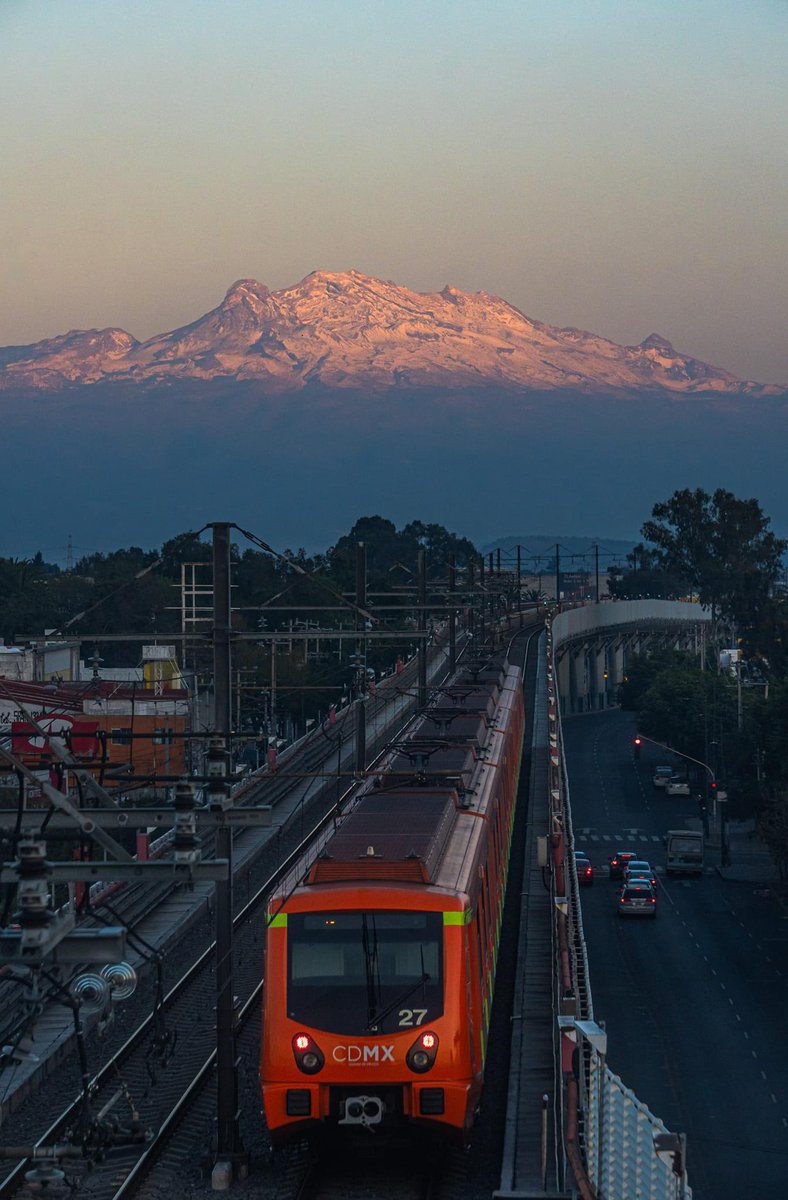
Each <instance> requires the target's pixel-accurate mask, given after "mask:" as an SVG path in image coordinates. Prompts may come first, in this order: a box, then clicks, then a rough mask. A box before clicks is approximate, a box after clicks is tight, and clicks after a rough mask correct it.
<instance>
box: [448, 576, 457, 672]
mask: <svg viewBox="0 0 788 1200" xmlns="http://www.w3.org/2000/svg"><path fill="white" fill-rule="evenodd" d="M456 590H457V560H456V558H455V557H454V555H453V554H452V555H450V556H449V674H450V675H453V674H454V672H455V670H456V668H457V612H456V610H455V607H454V606H455V603H456V601H455V597H454V593H455V592H456Z"/></svg>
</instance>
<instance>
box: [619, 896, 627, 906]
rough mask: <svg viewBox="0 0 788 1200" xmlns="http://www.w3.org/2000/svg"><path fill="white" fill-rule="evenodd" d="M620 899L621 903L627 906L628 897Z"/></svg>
mask: <svg viewBox="0 0 788 1200" xmlns="http://www.w3.org/2000/svg"><path fill="white" fill-rule="evenodd" d="M620 899H621V903H622V904H626V902H627V898H626V896H621V898H620Z"/></svg>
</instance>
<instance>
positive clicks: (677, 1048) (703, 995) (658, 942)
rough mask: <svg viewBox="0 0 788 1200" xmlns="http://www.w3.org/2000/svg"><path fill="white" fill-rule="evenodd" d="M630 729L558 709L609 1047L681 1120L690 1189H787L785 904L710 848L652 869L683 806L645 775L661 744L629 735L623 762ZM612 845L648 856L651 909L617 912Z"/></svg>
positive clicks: (661, 1108) (663, 1110) (660, 1112)
mask: <svg viewBox="0 0 788 1200" xmlns="http://www.w3.org/2000/svg"><path fill="white" fill-rule="evenodd" d="M633 733H634V724H633V719H632V717H631V715H630V714H627V713H621V712H618V711H610V712H607V713H599V714H594V715H588V716H583V717H576V718H573V719H570V720H566V721H565V722H564V737H565V744H566V752H567V764H568V770H569V781H570V791H571V805H572V820H573V824H574V831H575V845H576V848H577V849H583V850H585V851H586V852H587V853H588V854H589V856H590V858H591V861H592V863H593V864H594V867H595V869H596V880H595V883H594V886H593V887H590V888H585V889H583V891H582V909H583V923H584V927H585V934H586V942H587V945H588V954H589V966H590V973H591V989H592V995H593V1000H594V1013H595V1017H596V1020H597V1021H600V1020H601V1021H603V1022H604V1023H605V1024H606V1027H607V1031H608V1034H609V1038H608V1062H609V1064H610V1067H611V1068H612V1070H614V1071H615V1072H616V1073H617V1074H619V1075H621V1077H622V1078H623V1080H624V1082H625V1083H626V1084H627V1085H628V1086H629V1087H631V1088H632V1089H633V1090H634V1092H635V1093H636V1094H637V1096H638V1097H639V1099H641V1100H642V1101H644V1102H645V1103H646V1104H647V1105H648V1106H649V1108H650V1109H651V1110H652V1112H654V1113H656V1114H657V1116H659V1117H661V1118H662V1120H663V1121H665V1123H666V1124H667V1126H668V1127H669V1128H670V1129H672V1130H675V1131H680V1132H684V1133H686V1134H687V1144H688V1152H687V1158H688V1168H689V1181H690V1185H691V1186H692V1189H693V1196H694V1200H741V1197H743V1196H752V1197H755V1196H757V1197H759V1198H760V1197H772V1196H773V1197H782V1196H786V1195H788V1037H787V1036H786V1032H787V1031H786V1020H787V1019H788V1004H787V1003H786V1001H788V913H786V912H785V911H784V910H783V909H782V908H781V906H780V905H779V904H778V903H777V901H776V900H775V898H774V896H773V895H772V894H771V892H770V891H769V890H768V888H765V887H764V886H763V885H760V886H759V885H758V884H756V883H734V882H731V881H728V880H723V879H722V878H721V877H720V876H719V874H718V873H717V871H716V869H715V866H714V865H713V864H714V863H716V862H719V850H716V851H715V850H714V849H707V855H706V864H707V865H706V870H705V873H704V875H703V877H702V878H699V879H682V878H680V877H676V876H671V877H670V878H669V879H668V878H666V876H665V872H664V861H665V851H664V848H663V845H662V838H663V836H664V834H665V832H666V830H667V829H669V828H670V829H673V828H681V827H682V826H683V825H684V824H685V821H686V820H687V819H691V818H697V816H698V813H697V809H696V807H695V804H694V801H692V800H691V799H690V798H688V797H686V796H684V797H681V796H676V797H669V796H666V795H665V794H664V793H663V792H662V791H661V790H660V789H658V788H654V787H653V785H652V783H651V775H652V773H653V768H654V766H655V765H656V764H657V762H664V761H666V760H665V753H664V751H658V750H656V749H653V748H650V747H646V746H645V745H644V747H643V750H642V755H641V759H640V761H638V762H635V761H634V760H633V752H632V736H633ZM617 849H620V850H633V851H636V852H637V853H638V855H639V856H642V857H644V858H647V859H648V860H649V861H650V862H651V864H652V865H653V866H655V867H656V869H657V875H658V881H659V886H658V895H659V900H658V910H659V911H658V916H657V919H656V920H655V921H650V920H641V919H637V918H628V919H626V920H625V919H621V918H619V917H618V916H617V914H616V911H615V899H614V897H615V893H616V890H617V887H616V884H615V883H614V882H612V881H610V879H609V878H608V877H607V870H606V868H607V861H608V858H609V856H610V855H611V854H612V853H613V851H614V850H617ZM734 855H735V850H734ZM734 862H735V857H734Z"/></svg>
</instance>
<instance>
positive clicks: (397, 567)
mask: <svg viewBox="0 0 788 1200" xmlns="http://www.w3.org/2000/svg"><path fill="white" fill-rule="evenodd" d="M358 542H364V543H365V545H366V548H367V587H368V591H369V593H370V602H369V604H370V606H371V607H375V606H377V605H380V606H383V605H385V604H387V603H398V602H399V601H400V599H402V602H403V603H406V602H407V596H408V595H409V594H410V595H412V593H413V585H414V584H415V580H416V571H417V564H418V554H419V550H420V549H424V550H425V551H426V555H427V572H428V580H429V579H436V578H439V577H443V578H445V577H446V571H447V565H448V562H449V560H450V558H451V556H454V558H455V560H456V564H457V566H458V567H463V566H466V565H467V564H468V563H470V562H471V561H473V562H476V561H477V560H478V551H477V550H476V548H475V546H474V545H473V543H472V542H470V541H469V540H468V539H467V538H463V537H458V536H457V535H455V534H453V533H450V532H449V531H448V530H447V529H445V528H444V527H443V526H442V525H438V524H430V523H424V522H422V521H411V522H410V523H409V524H407V525H405V526H404V527H403V528H401V529H397V528H396V526H395V525H394V524H393V523H392V522H391V521H389V520H386V519H385V518H383V517H380V516H370V517H362V518H361V519H360V520H358V521H357V522H356V523H355V525H354V526H353V527H352V529H350V530H349V531H348V533H347V534H345V535H344V536H343V537H341V538H340V539H339V540H338V541H337V542H336V544H335V545H333V546H331V547H329V548H328V549H327V550H326V551H325V552H323V553H320V554H315V555H308V554H306V552H305V551H304V550H303V549H299V550H297V551H292V550H287V549H285V550H283V551H282V552H281V553H276V552H271V553H269V552H267V551H264V550H263V549H261V548H258V547H256V546H254V545H250V544H249V542H248V541H247V542H245V543H244V541H243V540H242V539H241V537H240V534H239V540H238V542H237V543H236V544H234V545H233V547H232V561H233V566H232V584H233V601H232V602H233V610H234V612H233V624H234V626H235V628H237V629H238V630H241V631H246V632H254V631H256V630H259V631H260V636H261V644H260V645H259V646H258V645H257V644H255V643H254V642H248V641H244V642H238V643H237V644H236V646H235V647H234V651H233V662H234V669H235V672H236V679H237V681H238V691H237V696H236V703H237V707H238V709H239V711H240V713H241V719H242V723H243V724H245V725H246V726H247V727H248V728H249V729H250V730H251V729H254V728H260V727H261V725H262V723H263V721H264V718H266V717H267V716H269V715H270V707H269V705H270V684H271V674H272V664H271V643H270V641H269V642H268V643H265V635H266V633H267V632H273V631H277V630H279V631H281V630H284V629H301V630H302V631H303V630H304V628H305V627H306V626H307V625H308V627H309V629H310V631H314V634H315V637H314V640H313V641H310V642H309V643H306V642H304V640H303V639H300V640H299V641H296V640H294V641H293V645H292V648H291V649H286V650H282V649H281V648H280V649H279V650H278V652H277V662H276V675H277V686H278V694H277V697H276V701H277V713H278V715H279V717H280V718H285V717H289V718H290V720H291V722H294V723H295V724H296V725H297V726H298V727H299V728H303V726H304V723H305V721H306V720H307V719H309V718H310V717H312V718H316V717H317V716H319V715H320V714H321V713H325V712H326V711H327V709H328V706H329V704H330V703H333V702H335V701H336V700H338V699H339V698H340V696H341V694H342V691H343V688H345V687H346V686H347V685H348V683H349V681H350V676H351V668H350V663H349V657H348V656H349V654H350V652H351V649H352V647H351V646H349V645H345V646H344V647H341V646H340V645H339V643H338V642H337V641H336V640H334V641H332V642H329V641H328V640H327V639H326V640H324V643H323V644H321V642H320V637H319V631H320V629H321V628H323V629H336V628H338V627H340V626H344V627H345V628H347V629H350V628H351V627H352V621H353V614H352V611H351V610H350V608H346V609H344V610H343V607H342V601H341V596H342V595H343V594H345V595H352V593H353V591H354V588H355V573H356V560H355V556H356V544H357V543H358ZM211 557H212V548H211V544H210V540H209V538H208V535H203V536H202V537H199V536H197V535H196V534H195V533H193V532H191V531H189V532H185V533H182V534H179V535H178V536H177V537H174V538H171V539H170V540H169V541H167V542H165V543H164V545H163V546H162V547H161V548H160V549H158V550H143V549H142V548H140V547H139V546H130V547H127V548H125V549H120V550H114V551H111V552H109V553H106V554H91V555H88V556H86V557H84V558H81V559H80V560H79V561H77V562H76V563H75V565H74V568H73V570H70V571H64V570H61V569H60V567H58V566H57V565H56V564H53V563H47V562H45V561H44V559H43V557H42V555H41V554H40V553H39V554H37V555H36V556H35V557H34V558H32V559H10V558H3V559H0V634H1V635H2V637H3V640H4V641H5V642H12V641H14V640H19V639H22V638H24V637H26V636H37V637H40V636H41V635H42V634H43V633H44V632H45V631H46V630H53V631H55V632H56V633H57V634H58V635H63V636H71V637H83V636H85V635H90V636H92V637H94V638H95V639H96V645H97V648H98V652H99V654H100V657H101V660H102V663H103V665H104V666H135V665H137V664H138V662H139V659H140V652H141V650H140V648H141V642H140V641H129V642H108V641H102V640H101V639H102V637H108V636H116V637H117V636H119V635H122V634H124V633H127V634H134V635H138V637H146V638H148V639H149V640H150V641H153V640H154V639H156V638H158V639H160V640H163V641H166V638H167V635H168V634H175V633H178V632H180V630H181V576H182V568H184V567H185V565H186V564H193V563H197V564H204V569H202V570H201V568H200V567H198V568H197V572H196V576H195V578H196V580H197V582H198V583H200V584H202V585H203V586H205V587H206V588H208V589H210V584H211V573H210V571H211V569H210V564H211ZM186 570H187V574H188V575H189V577H191V576H192V573H193V572H192V568H191V567H188V568H186ZM375 593H378V595H375ZM384 593H389V594H390V595H389V596H388V597H387V596H385V595H384ZM197 603H198V605H201V606H203V607H204V608H205V612H206V615H209V613H210V604H211V598H210V594H207V595H203V597H202V599H200V598H199V597H198V599H197ZM75 618H76V619H75ZM398 619H399V622H400V624H401V621H402V618H401V617H399V618H398ZM385 620H386V618H385V616H384V617H383V623H385ZM389 623H390V624H391V625H394V624H396V622H395V621H394V619H393V618H390V620H389ZM207 627H208V626H207V625H206V627H205V628H207ZM93 649H94V647H93V644H92V643H86V644H85V645H84V646H83V654H84V655H85V656H86V657H90V655H91V653H92V652H93ZM407 649H408V647H407V646H406V645H403V643H401V642H397V641H395V640H394V639H392V641H391V643H387V642H385V641H384V642H374V643H370V650H369V655H368V665H369V666H370V667H371V668H372V669H373V670H383V669H387V668H389V667H390V666H391V665H392V663H393V661H394V659H395V658H396V654H397V653H398V652H399V651H407ZM189 653H190V655H191V658H190V665H191V662H192V661H193V663H194V666H195V668H196V669H198V670H200V669H201V670H202V671H203V673H204V674H205V676H206V678H207V676H208V673H209V669H210V657H209V654H207V653H206V652H205V650H203V651H201V652H200V651H197V650H194V649H192V650H191V651H190V652H189ZM266 691H267V692H268V693H269V694H268V695H263V693H265V692H266Z"/></svg>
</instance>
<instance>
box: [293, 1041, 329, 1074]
mask: <svg viewBox="0 0 788 1200" xmlns="http://www.w3.org/2000/svg"><path fill="white" fill-rule="evenodd" d="M293 1055H294V1057H295V1060H296V1066H297V1067H298V1069H299V1071H303V1072H304V1074H305V1075H316V1074H317V1072H318V1071H320V1070H322V1068H323V1065H324V1063H325V1061H326V1060H325V1058H324V1056H323V1052H322V1050H321V1049H320V1047H319V1046H318V1044H317V1042H316V1041H315V1039H314V1038H313V1037H310V1035H309V1034H308V1033H297V1034H296V1035H295V1037H294V1038H293Z"/></svg>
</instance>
